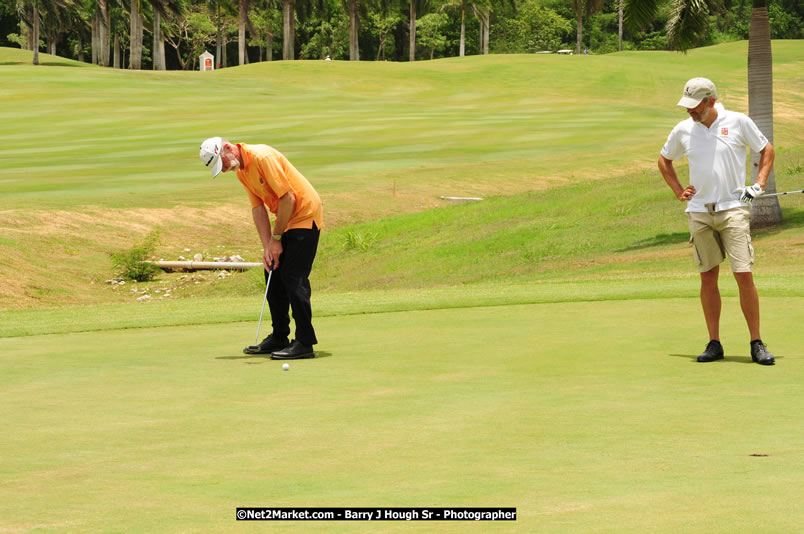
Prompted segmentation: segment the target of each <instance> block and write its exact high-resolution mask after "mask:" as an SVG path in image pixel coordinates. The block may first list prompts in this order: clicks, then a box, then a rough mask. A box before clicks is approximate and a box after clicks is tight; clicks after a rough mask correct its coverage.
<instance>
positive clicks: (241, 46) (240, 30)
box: [237, 0, 247, 65]
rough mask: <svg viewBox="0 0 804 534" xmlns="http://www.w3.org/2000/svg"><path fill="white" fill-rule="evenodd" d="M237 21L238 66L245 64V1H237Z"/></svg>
mask: <svg viewBox="0 0 804 534" xmlns="http://www.w3.org/2000/svg"><path fill="white" fill-rule="evenodd" d="M238 4H239V9H238V11H239V17H238V21H237V59H238V65H245V64H246V9H247V8H246V0H239V2H238Z"/></svg>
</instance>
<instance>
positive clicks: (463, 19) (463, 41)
mask: <svg viewBox="0 0 804 534" xmlns="http://www.w3.org/2000/svg"><path fill="white" fill-rule="evenodd" d="M465 51H466V4H461V44H460V47H459V49H458V55H459V56H460V57H463V56H464V53H465Z"/></svg>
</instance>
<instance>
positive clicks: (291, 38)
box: [282, 0, 296, 60]
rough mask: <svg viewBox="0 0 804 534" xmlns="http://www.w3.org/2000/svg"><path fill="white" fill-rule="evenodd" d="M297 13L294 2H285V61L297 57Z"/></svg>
mask: <svg viewBox="0 0 804 534" xmlns="http://www.w3.org/2000/svg"><path fill="white" fill-rule="evenodd" d="M295 11H296V4H295V2H293V0H284V2H283V4H282V24H283V32H282V59H285V60H291V59H295V56H296V52H295V49H294V46H295V41H296V24H295V20H294V14H295V13H294V12H295Z"/></svg>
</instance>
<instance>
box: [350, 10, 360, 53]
mask: <svg viewBox="0 0 804 534" xmlns="http://www.w3.org/2000/svg"><path fill="white" fill-rule="evenodd" d="M359 23H360V19H359V18H358V16H357V0H349V60H350V61H360V46H359V44H358V40H357V27H358V24H359Z"/></svg>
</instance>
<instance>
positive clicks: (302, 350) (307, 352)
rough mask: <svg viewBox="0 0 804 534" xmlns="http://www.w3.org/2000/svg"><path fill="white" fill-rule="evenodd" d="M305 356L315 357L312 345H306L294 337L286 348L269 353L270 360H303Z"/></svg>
mask: <svg viewBox="0 0 804 534" xmlns="http://www.w3.org/2000/svg"><path fill="white" fill-rule="evenodd" d="M307 358H315V352H313V347H308V346H307V345H304V344H303V343H302V342H301V341H298V340H295V339H294V340H293V341H292V342H291V344H290V345H288V346H287V347H286V348H284V349H282V350H277V351H274V352H272V353H271V359H272V360H304V359H307Z"/></svg>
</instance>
